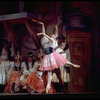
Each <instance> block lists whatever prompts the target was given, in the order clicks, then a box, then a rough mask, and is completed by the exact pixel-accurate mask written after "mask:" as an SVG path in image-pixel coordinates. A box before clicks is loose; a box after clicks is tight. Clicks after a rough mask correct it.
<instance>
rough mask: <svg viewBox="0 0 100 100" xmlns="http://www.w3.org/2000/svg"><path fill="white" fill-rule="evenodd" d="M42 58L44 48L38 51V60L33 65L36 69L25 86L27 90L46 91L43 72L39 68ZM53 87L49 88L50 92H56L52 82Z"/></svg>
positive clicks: (33, 91)
mask: <svg viewBox="0 0 100 100" xmlns="http://www.w3.org/2000/svg"><path fill="white" fill-rule="evenodd" d="M42 58H43V51H42V49H40V50H39V51H38V53H37V61H36V62H34V66H33V69H34V70H33V72H32V73H31V74H30V76H29V77H28V78H27V79H26V81H25V83H24V88H26V90H27V91H28V92H29V93H43V92H45V86H44V82H43V79H42V75H43V72H42V71H40V70H39V67H40V65H41V61H42ZM51 87H52V88H51V89H50V90H49V93H54V92H55V89H54V87H53V85H52V84H51Z"/></svg>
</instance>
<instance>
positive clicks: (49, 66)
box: [39, 51, 67, 71]
mask: <svg viewBox="0 0 100 100" xmlns="http://www.w3.org/2000/svg"><path fill="white" fill-rule="evenodd" d="M66 63H67V59H66V58H64V57H63V56H62V55H61V54H59V53H57V52H55V51H54V52H52V53H51V54H48V55H45V56H44V58H43V60H42V62H41V67H40V68H39V69H40V70H42V71H51V70H54V69H55V68H60V67H62V66H64V65H65V64H66Z"/></svg>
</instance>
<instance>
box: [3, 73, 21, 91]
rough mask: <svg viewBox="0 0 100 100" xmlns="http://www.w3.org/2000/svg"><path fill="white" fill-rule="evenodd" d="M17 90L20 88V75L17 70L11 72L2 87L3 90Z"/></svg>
mask: <svg viewBox="0 0 100 100" xmlns="http://www.w3.org/2000/svg"><path fill="white" fill-rule="evenodd" d="M13 85H14V86H13ZM19 90H20V75H19V73H17V72H13V73H12V74H11V77H10V79H9V81H8V83H7V85H6V87H5V89H4V92H11V91H13V92H18V91H19Z"/></svg>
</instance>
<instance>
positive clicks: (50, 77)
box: [46, 71, 52, 93]
mask: <svg viewBox="0 0 100 100" xmlns="http://www.w3.org/2000/svg"><path fill="white" fill-rule="evenodd" d="M51 80H52V71H49V72H48V80H47V86H46V93H48V90H49V89H50V88H51V87H50V84H51Z"/></svg>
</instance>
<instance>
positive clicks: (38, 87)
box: [24, 72, 55, 93]
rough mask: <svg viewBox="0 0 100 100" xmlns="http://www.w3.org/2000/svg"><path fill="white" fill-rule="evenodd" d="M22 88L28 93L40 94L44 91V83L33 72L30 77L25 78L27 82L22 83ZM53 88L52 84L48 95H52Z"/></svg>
mask: <svg viewBox="0 0 100 100" xmlns="http://www.w3.org/2000/svg"><path fill="white" fill-rule="evenodd" d="M24 86H27V87H26V90H27V91H28V92H29V93H30V92H39V93H42V92H44V91H45V86H44V82H43V80H42V77H41V78H40V77H38V75H37V74H36V73H35V72H32V73H31V74H30V76H29V77H28V78H27V80H26V81H25V83H24ZM54 92H55V88H54V86H53V84H51V89H50V90H49V93H54Z"/></svg>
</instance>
